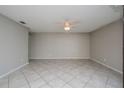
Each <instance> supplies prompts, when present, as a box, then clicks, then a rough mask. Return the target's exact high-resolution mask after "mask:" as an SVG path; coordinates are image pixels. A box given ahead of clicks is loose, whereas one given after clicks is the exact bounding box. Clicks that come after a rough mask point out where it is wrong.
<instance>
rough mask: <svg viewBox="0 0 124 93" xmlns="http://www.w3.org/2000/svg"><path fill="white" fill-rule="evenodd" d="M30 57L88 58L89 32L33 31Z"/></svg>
mask: <svg viewBox="0 0 124 93" xmlns="http://www.w3.org/2000/svg"><path fill="white" fill-rule="evenodd" d="M30 39H31V40H30V41H31V42H30V46H31V47H30V52H31V54H30V59H70V58H72V59H77V58H79V59H88V58H89V34H73V33H72V34H71V33H37V34H36V33H34V34H32V35H31V36H30Z"/></svg>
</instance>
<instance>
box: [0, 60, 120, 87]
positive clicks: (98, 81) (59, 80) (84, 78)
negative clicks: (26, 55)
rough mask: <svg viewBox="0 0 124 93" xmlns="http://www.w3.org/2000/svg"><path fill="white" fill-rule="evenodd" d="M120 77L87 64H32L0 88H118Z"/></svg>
mask: <svg viewBox="0 0 124 93" xmlns="http://www.w3.org/2000/svg"><path fill="white" fill-rule="evenodd" d="M121 87H122V75H120V74H119V73H117V72H114V71H112V70H110V69H108V68H106V67H104V66H102V65H100V64H98V63H96V62H93V61H90V60H32V61H30V63H29V64H28V65H26V66H25V67H23V68H21V69H20V70H18V71H16V72H14V73H12V74H10V75H8V76H6V77H4V78H2V79H0V88H121Z"/></svg>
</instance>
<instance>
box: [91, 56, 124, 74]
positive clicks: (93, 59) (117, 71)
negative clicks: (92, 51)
mask: <svg viewBox="0 0 124 93" xmlns="http://www.w3.org/2000/svg"><path fill="white" fill-rule="evenodd" d="M90 60H92V61H94V62H97V63H99V64H101V65H103V66H105V67H107V68H109V69H111V70H113V71H116V72H118V73H120V74H123V72H122V71H119V70H117V69H115V68H113V67H111V66H109V65H106V64H104V63H103V62H100V61H99V60H96V59H93V58H91V59H90Z"/></svg>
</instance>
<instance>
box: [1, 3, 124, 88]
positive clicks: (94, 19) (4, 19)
mask: <svg viewBox="0 0 124 93" xmlns="http://www.w3.org/2000/svg"><path fill="white" fill-rule="evenodd" d="M122 19H123V6H121V5H116V6H115V5H75V6H73V5H44V6H43V5H0V88H122V87H123V20H122Z"/></svg>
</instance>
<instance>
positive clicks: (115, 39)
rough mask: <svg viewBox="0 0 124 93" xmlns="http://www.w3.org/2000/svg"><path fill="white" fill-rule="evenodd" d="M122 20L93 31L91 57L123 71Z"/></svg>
mask: <svg viewBox="0 0 124 93" xmlns="http://www.w3.org/2000/svg"><path fill="white" fill-rule="evenodd" d="M122 33H123V25H122V22H121V21H117V22H114V23H112V24H110V25H107V26H105V27H103V28H101V29H99V30H97V31H94V32H92V33H91V37H90V40H91V47H90V50H91V52H90V54H91V59H93V60H95V61H97V62H100V63H102V64H104V65H106V66H109V67H111V68H113V69H114V70H117V71H119V72H122V40H123V39H122V38H123V37H122V35H123V34H122Z"/></svg>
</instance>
